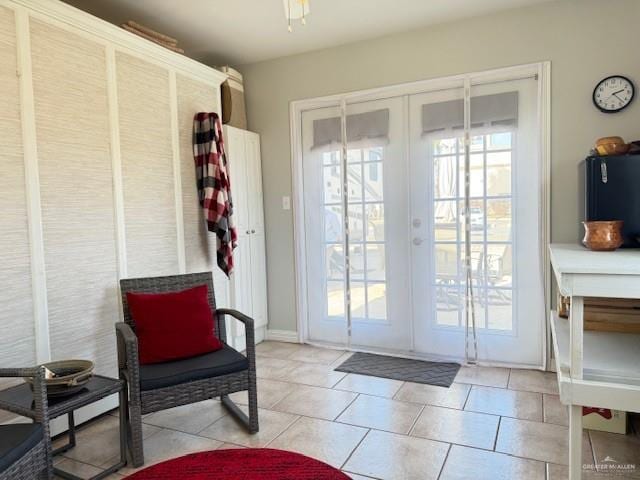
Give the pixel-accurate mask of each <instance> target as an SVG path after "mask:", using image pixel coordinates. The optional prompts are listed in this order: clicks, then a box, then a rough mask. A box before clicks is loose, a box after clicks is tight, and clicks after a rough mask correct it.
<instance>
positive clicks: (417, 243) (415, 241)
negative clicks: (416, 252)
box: [413, 237, 422, 246]
mask: <svg viewBox="0 0 640 480" xmlns="http://www.w3.org/2000/svg"><path fill="white" fill-rule="evenodd" d="M413 244H414V245H416V246H417V245H422V239H421V238H418V237H415V238H414V239H413Z"/></svg>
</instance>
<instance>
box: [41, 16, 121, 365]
mask: <svg viewBox="0 0 640 480" xmlns="http://www.w3.org/2000/svg"><path fill="white" fill-rule="evenodd" d="M31 48H32V62H33V88H34V94H35V107H36V108H35V114H36V129H37V148H38V160H39V167H40V183H41V189H42V190H41V199H42V219H43V220H42V221H43V235H44V244H45V245H44V248H45V259H46V274H47V275H46V281H47V297H48V312H49V326H50V335H51V353H52V357H53V358H54V359H61V358H88V359H92V360H93V361H95V362H96V371H97V372H98V373H103V374H110V375H115V374H116V348H115V347H116V342H115V332H114V323H115V322H116V321H117V320H118V318H119V311H118V310H119V309H118V300H117V290H116V286H117V281H118V276H117V269H116V266H117V261H116V246H115V227H114V202H113V188H112V171H111V156H110V148H109V113H108V101H107V79H106V61H105V50H104V47H103V46H101V45H99V44H97V43H94V42H91V41H88V40H87V39H86V38H82V37H80V36H77V35H75V34H72V33H69V32H67V31H65V30H62V29H59V28H57V27H53V26H50V25H48V24H45V23H42V22H40V21H37V20H34V19H32V20H31Z"/></svg>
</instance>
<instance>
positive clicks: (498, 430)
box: [492, 417, 502, 452]
mask: <svg viewBox="0 0 640 480" xmlns="http://www.w3.org/2000/svg"><path fill="white" fill-rule="evenodd" d="M500 425H502V417H500V419H499V420H498V428H496V438H495V440H494V441H493V450H492V451H493V452H495V451H496V448H498V435H500Z"/></svg>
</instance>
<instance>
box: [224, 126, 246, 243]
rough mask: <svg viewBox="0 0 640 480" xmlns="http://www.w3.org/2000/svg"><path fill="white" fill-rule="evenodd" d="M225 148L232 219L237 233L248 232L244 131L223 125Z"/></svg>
mask: <svg viewBox="0 0 640 480" xmlns="http://www.w3.org/2000/svg"><path fill="white" fill-rule="evenodd" d="M224 131H225V149H226V153H227V162H228V165H229V181H230V182H231V200H232V201H233V220H234V222H235V226H236V228H237V229H238V233H239V234H242V233H246V234H247V235H248V234H249V200H248V192H249V184H248V180H247V176H248V171H247V160H246V157H247V155H246V147H245V135H244V131H242V130H239V129H237V128H232V127H225V129H224Z"/></svg>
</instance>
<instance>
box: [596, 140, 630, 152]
mask: <svg viewBox="0 0 640 480" xmlns="http://www.w3.org/2000/svg"><path fill="white" fill-rule="evenodd" d="M630 148H631V145H627V144H626V143H624V140H623V139H622V138H621V137H604V138H601V139H599V140H598V141H597V142H596V150H597V151H598V153H599V154H600V155H624V154H625V153H627V152H628V151H629V149H630Z"/></svg>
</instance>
